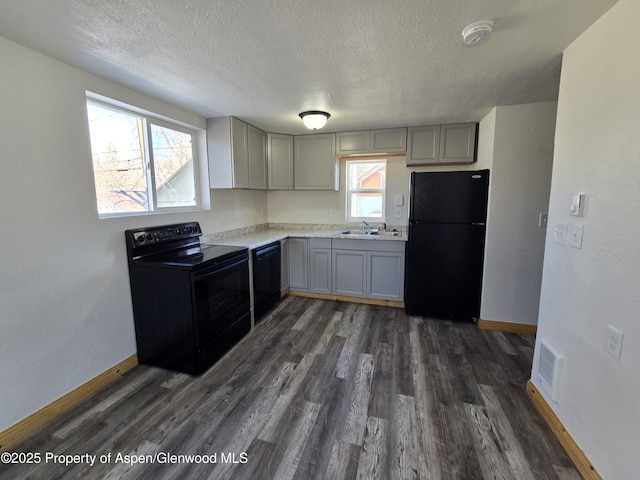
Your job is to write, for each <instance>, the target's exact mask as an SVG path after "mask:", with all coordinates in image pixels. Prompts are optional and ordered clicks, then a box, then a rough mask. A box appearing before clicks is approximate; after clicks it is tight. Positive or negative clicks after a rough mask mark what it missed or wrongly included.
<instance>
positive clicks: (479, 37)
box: [462, 20, 493, 45]
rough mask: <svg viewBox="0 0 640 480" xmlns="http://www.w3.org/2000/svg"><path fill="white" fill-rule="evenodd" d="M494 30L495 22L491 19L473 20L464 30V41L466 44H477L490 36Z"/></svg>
mask: <svg viewBox="0 0 640 480" xmlns="http://www.w3.org/2000/svg"><path fill="white" fill-rule="evenodd" d="M492 31H493V22H492V21H491V20H480V21H479V22H473V23H472V24H471V25H467V26H466V27H465V28H464V30H462V41H463V42H464V44H465V45H477V44H479V43H482V42H484V41H485V40H486V39H487V38H489V35H491V32H492Z"/></svg>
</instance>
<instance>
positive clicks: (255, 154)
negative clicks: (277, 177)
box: [247, 125, 267, 190]
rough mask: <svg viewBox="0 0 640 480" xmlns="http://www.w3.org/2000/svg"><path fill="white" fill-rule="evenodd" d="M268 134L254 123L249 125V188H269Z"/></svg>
mask: <svg viewBox="0 0 640 480" xmlns="http://www.w3.org/2000/svg"><path fill="white" fill-rule="evenodd" d="M266 151H267V134H266V133H265V132H263V131H262V130H258V129H257V128H256V127H254V126H252V125H248V127H247V158H248V164H249V188H257V189H263V190H266V188H267V156H266Z"/></svg>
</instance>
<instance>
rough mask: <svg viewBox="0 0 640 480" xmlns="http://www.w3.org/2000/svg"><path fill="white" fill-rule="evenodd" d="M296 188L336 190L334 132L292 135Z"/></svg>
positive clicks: (336, 167) (336, 162)
mask: <svg viewBox="0 0 640 480" xmlns="http://www.w3.org/2000/svg"><path fill="white" fill-rule="evenodd" d="M293 146H294V169H293V174H294V187H295V189H296V190H336V191H337V190H338V158H337V157H336V135H335V134H334V133H326V134H319V135H318V134H316V135H299V136H296V137H294V141H293Z"/></svg>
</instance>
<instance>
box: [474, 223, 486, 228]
mask: <svg viewBox="0 0 640 480" xmlns="http://www.w3.org/2000/svg"><path fill="white" fill-rule="evenodd" d="M471 225H480V226H482V227H484V226H485V224H484V223H475V222H474V223H472V224H471Z"/></svg>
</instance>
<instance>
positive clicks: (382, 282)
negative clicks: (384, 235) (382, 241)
mask: <svg viewBox="0 0 640 480" xmlns="http://www.w3.org/2000/svg"><path fill="white" fill-rule="evenodd" d="M367 267H368V268H367V270H368V272H367V298H377V299H380V300H394V301H402V299H403V298H404V254H403V253H393V252H367Z"/></svg>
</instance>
